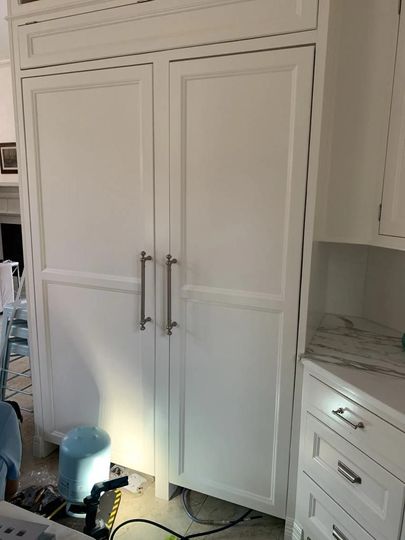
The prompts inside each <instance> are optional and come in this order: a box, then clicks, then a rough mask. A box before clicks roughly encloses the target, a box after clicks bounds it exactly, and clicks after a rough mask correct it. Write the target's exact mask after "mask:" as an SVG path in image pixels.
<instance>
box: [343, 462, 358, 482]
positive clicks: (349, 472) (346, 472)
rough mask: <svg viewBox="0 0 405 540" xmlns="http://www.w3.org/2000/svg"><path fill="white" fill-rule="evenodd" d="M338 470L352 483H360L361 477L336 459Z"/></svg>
mask: <svg viewBox="0 0 405 540" xmlns="http://www.w3.org/2000/svg"><path fill="white" fill-rule="evenodd" d="M338 472H339V473H340V474H341V475H342V476H344V477H345V478H346V480H349V482H351V483H352V484H361V477H360V476H359V475H358V474H356V473H355V472H353V471H352V470H351V469H349V467H348V466H347V465H345V464H344V463H343V461H340V460H339V461H338Z"/></svg>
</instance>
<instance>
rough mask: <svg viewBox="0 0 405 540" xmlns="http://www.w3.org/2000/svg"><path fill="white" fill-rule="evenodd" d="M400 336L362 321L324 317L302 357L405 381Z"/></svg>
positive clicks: (351, 318)
mask: <svg viewBox="0 0 405 540" xmlns="http://www.w3.org/2000/svg"><path fill="white" fill-rule="evenodd" d="M404 331H405V329H404ZM401 336H402V334H401V333H400V332H398V331H396V330H392V329H390V328H387V327H384V326H381V325H379V324H376V323H374V322H371V321H368V320H366V319H363V318H361V317H348V316H340V315H330V314H327V315H325V316H324V318H323V320H322V322H321V325H320V327H319V328H318V330H317V332H316V333H315V335H314V337H313V339H312V341H311V343H310V344H309V346H308V348H307V350H306V352H305V354H304V355H303V357H305V358H308V359H311V360H316V361H319V362H327V363H329V364H336V365H342V366H350V367H354V368H357V369H361V370H365V371H369V372H377V373H383V374H386V375H391V376H394V377H398V378H405V351H404V350H403V347H402V343H401Z"/></svg>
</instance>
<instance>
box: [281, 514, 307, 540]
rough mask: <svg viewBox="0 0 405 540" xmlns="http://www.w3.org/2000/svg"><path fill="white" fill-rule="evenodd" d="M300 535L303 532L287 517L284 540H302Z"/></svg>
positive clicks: (292, 519)
mask: <svg viewBox="0 0 405 540" xmlns="http://www.w3.org/2000/svg"><path fill="white" fill-rule="evenodd" d="M302 535H303V530H302V529H301V527H300V526H299V525H298V523H297V522H296V521H295V520H294V518H289V517H287V518H286V520H285V533H284V540H302V538H303V536H302Z"/></svg>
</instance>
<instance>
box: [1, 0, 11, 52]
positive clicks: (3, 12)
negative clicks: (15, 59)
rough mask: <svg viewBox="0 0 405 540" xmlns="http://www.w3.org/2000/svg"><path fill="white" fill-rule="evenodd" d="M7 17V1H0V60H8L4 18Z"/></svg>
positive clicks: (6, 30)
mask: <svg viewBox="0 0 405 540" xmlns="http://www.w3.org/2000/svg"><path fill="white" fill-rule="evenodd" d="M6 15H7V0H0V60H4V59H5V58H10V50H9V44H8V26H7V21H6V20H5V17H6Z"/></svg>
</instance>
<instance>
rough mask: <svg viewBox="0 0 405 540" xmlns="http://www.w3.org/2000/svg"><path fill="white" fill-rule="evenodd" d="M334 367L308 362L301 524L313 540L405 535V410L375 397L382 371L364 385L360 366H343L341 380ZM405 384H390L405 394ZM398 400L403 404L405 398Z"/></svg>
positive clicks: (298, 506)
mask: <svg viewBox="0 0 405 540" xmlns="http://www.w3.org/2000/svg"><path fill="white" fill-rule="evenodd" d="M334 368H335V366H333V365H332V367H331V373H329V371H328V370H329V367H328V366H327V365H325V366H324V367H323V366H322V365H321V366H318V364H317V363H316V362H311V361H307V360H305V370H304V383H303V394H302V412H301V428H300V453H299V471H298V487H297V504H296V516H295V520H296V523H297V524H298V525H299V527H300V528H301V529H302V530H303V536H304V538H310V539H313V540H315V539H316V540H318V539H321V538H339V540H340V538H343V539H346V538H347V539H353V540H354V539H359V538H378V539H379V540H397V539H398V538H399V537H400V535H401V531H402V520H403V512H404V504H405V483H404V481H405V460H404V453H403V448H404V441H405V432H404V431H403V429H401V428H403V425H404V424H403V422H402V420H403V418H404V417H403V413H401V412H399V411H401V410H403V409H402V408H400V409H399V410H398V411H397V410H391V409H390V406H389V405H388V404H384V403H379V401H378V399H377V398H376V397H374V396H373V385H374V384H375V374H371V375H370V373H367V372H366V371H365V372H364V373H365V374H366V376H365V385H364V387H362V390H359V389H357V388H356V387H355V386H354V385H353V383H352V381H351V378H352V373H351V372H352V371H354V372H355V371H356V369H355V368H352V367H351V368H347V369H346V373H345V370H344V369H342V370H341V375H342V378H341V379H337V378H336V377H335V376H334V372H333V369H334ZM367 377H368V378H367ZM353 378H354V379H355V378H356V377H355V376H354V377H353ZM402 383H403V381H402V380H400V379H399V380H398V379H395V378H394V377H393V378H392V381H388V382H387V385H389V384H390V385H391V390H392V392H393V393H394V395H396V394H397V395H398V398H399V396H402V395H403V388H402V386H403V384H402ZM363 395H364V397H363ZM348 396H350V398H349V397H348ZM353 397H354V399H353ZM392 403H397V404H398V405H400V406H401V407H402V405H401V404H402V403H403V400H402V399H397V401H395V399H393V400H392ZM381 411H384V413H385V414H384V415H383V417H381V416H379V415H378V414H381ZM377 413H378V414H377ZM395 418H396V419H397V420H395ZM336 528H337V529H338V530H339V531H340V533H341V535H340V536H339V533H337V535H336V534H335V530H336Z"/></svg>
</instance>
